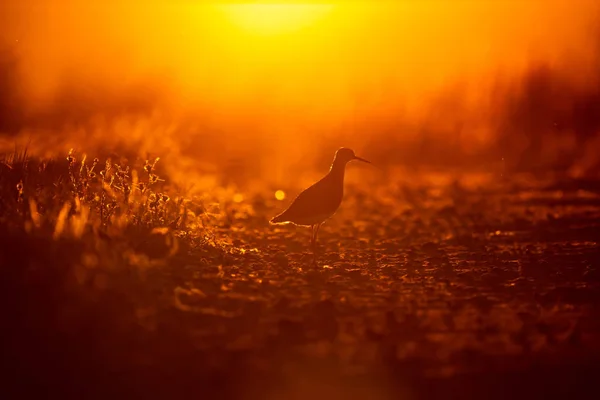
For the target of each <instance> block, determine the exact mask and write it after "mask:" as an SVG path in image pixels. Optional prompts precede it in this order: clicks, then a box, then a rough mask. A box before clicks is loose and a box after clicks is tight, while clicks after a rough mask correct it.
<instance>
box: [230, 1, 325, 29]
mask: <svg viewBox="0 0 600 400" xmlns="http://www.w3.org/2000/svg"><path fill="white" fill-rule="evenodd" d="M332 7H333V6H332V5H324V4H261V3H258V4H228V5H221V6H220V8H221V10H222V11H224V12H225V14H226V15H227V17H228V18H229V19H231V20H232V22H233V23H234V24H236V25H237V26H239V27H241V28H243V29H245V30H247V31H249V32H250V33H255V34H259V35H273V34H282V33H289V32H293V31H297V30H299V29H301V28H304V27H306V26H309V25H311V24H313V23H314V22H316V21H317V20H318V19H319V18H321V17H323V16H324V15H325V14H327V13H328V12H329V11H330V10H331V9H332Z"/></svg>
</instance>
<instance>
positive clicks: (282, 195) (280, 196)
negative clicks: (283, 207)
mask: <svg viewBox="0 0 600 400" xmlns="http://www.w3.org/2000/svg"><path fill="white" fill-rule="evenodd" d="M275 198H276V199H277V200H279V201H281V200H283V199H285V192H284V191H283V190H278V191H276V192H275Z"/></svg>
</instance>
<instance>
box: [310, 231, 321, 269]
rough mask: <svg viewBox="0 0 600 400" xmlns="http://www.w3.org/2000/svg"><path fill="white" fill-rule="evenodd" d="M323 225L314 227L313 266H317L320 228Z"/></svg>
mask: <svg viewBox="0 0 600 400" xmlns="http://www.w3.org/2000/svg"><path fill="white" fill-rule="evenodd" d="M320 227H321V224H317V225H314V226H313V238H312V243H313V244H312V250H313V264H315V265H316V264H317V235H318V234H319V228H320Z"/></svg>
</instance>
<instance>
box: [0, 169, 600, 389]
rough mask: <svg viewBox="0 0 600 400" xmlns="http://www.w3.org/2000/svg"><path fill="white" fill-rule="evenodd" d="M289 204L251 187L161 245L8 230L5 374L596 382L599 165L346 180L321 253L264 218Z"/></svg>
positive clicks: (331, 383)
mask: <svg viewBox="0 0 600 400" xmlns="http://www.w3.org/2000/svg"><path fill="white" fill-rule="evenodd" d="M285 204H286V202H283V203H281V202H276V201H275V200H270V199H265V198H263V197H261V196H255V197H252V196H248V198H247V199H246V200H244V201H243V202H241V203H238V204H234V205H232V206H231V207H230V209H229V210H228V213H229V214H230V215H229V216H228V218H226V220H225V222H222V223H220V224H219V226H217V227H214V228H213V229H211V230H210V234H207V237H206V238H204V239H203V240H202V241H198V239H197V238H196V239H195V240H192V241H189V242H186V241H185V240H180V243H181V245H180V247H179V250H178V252H177V253H176V254H175V255H174V256H173V257H172V258H170V259H169V260H168V261H167V262H166V263H165V264H163V265H150V264H148V259H145V258H144V259H143V260H142V261H140V259H136V260H132V258H131V256H129V255H127V254H128V253H127V252H126V251H124V250H123V248H124V247H122V246H123V243H114V240H113V241H111V240H99V242H98V243H97V244H95V245H94V246H95V247H94V251H92V252H91V253H90V251H89V248H88V247H85V246H83V247H82V246H80V245H78V244H76V243H69V242H65V243H63V242H56V243H51V244H50V243H48V242H46V241H44V239H43V238H38V239H34V238H31V237H18V236H14V235H11V236H9V237H7V238H5V240H4V246H3V247H4V249H5V252H4V261H5V263H6V264H5V265H8V264H10V265H14V266H15V269H16V270H17V271H19V272H12V274H13V275H11V279H12V280H10V279H8V280H6V279H5V280H4V282H5V283H4V284H2V286H4V287H0V289H2V291H3V294H2V296H3V297H4V298H2V301H3V306H2V308H3V309H2V311H3V313H4V314H5V319H6V321H8V322H9V323H8V326H9V328H8V329H7V330H6V331H5V333H7V334H8V339H7V340H5V341H4V343H5V345H4V346H5V349H4V350H5V354H7V356H6V357H5V360H7V361H8V362H9V365H10V366H11V367H10V368H9V369H10V370H11V371H12V373H13V374H14V378H13V380H12V382H13V385H9V386H7V387H10V388H11V390H12V389H14V390H15V391H16V392H15V393H18V390H23V393H25V392H27V391H38V390H44V391H46V393H49V392H55V393H60V395H61V396H60V397H62V398H67V397H68V398H70V397H77V398H103V399H105V398H107V397H108V396H112V397H118V398H121V397H123V398H124V397H129V398H131V397H132V396H133V397H134V398H141V397H146V398H148V397H150V398H175V397H178V396H193V397H194V398H237V399H259V398H260V399H280V398H285V399H307V398H311V399H315V400H316V399H397V398H404V399H420V398H445V399H446V398H461V399H463V398H473V399H475V398H478V399H479V398H509V397H510V398H529V399H531V398H548V397H550V398H564V397H565V396H567V395H568V396H576V395H581V396H583V397H585V396H584V395H585V394H586V393H587V394H589V395H591V393H592V391H597V389H595V386H596V385H595V384H594V380H595V379H597V378H596V377H597V374H596V373H597V372H598V371H599V370H600V368H598V365H600V364H598V362H599V361H600V246H599V245H598V241H599V239H600V182H598V181H595V180H584V179H566V178H565V179H557V178H553V179H551V180H532V179H531V178H527V179H525V178H511V179H505V180H503V181H502V182H496V183H495V184H483V185H468V184H465V183H462V182H458V181H457V182H449V184H443V185H433V184H406V183H404V184H392V185H388V186H386V187H381V188H375V190H374V192H369V193H367V192H366V191H365V190H361V189H360V188H359V187H358V186H356V185H352V184H349V185H347V190H346V199H345V201H344V205H343V207H342V209H341V210H340V211H339V212H338V214H336V215H335V216H334V218H333V219H332V220H330V221H328V223H327V224H326V225H324V226H323V228H322V229H321V231H320V235H319V250H318V264H317V265H316V266H313V265H311V259H312V256H311V254H310V253H309V252H308V247H309V246H308V245H309V234H310V232H309V229H306V228H296V227H293V226H284V227H280V226H277V227H275V226H270V225H268V223H267V222H266V221H268V219H269V218H270V217H271V216H272V215H274V214H275V213H276V212H277V211H279V210H280V209H281V208H282V207H283V206H285ZM36 240H37V242H36ZM156 243H158V242H156ZM211 243H212V245H209V244H211ZM120 246H121V247H120ZM142 247H143V246H142ZM142 247H140V248H142ZM9 248H10V249H17V248H23V250H21V251H19V252H18V253H17V252H15V251H12V252H8V251H6V249H9ZM42 248H43V249H44V250H40V249H42ZM143 249H144V251H145V253H146V254H147V255H148V256H149V257H150V258H149V260H152V259H153V258H152V257H153V252H158V253H160V246H159V245H158V244H157V245H150V246H146V247H143ZM94 252H95V253H97V254H98V255H97V258H98V259H99V260H100V261H94V262H90V263H88V264H90V265H94V266H95V265H97V264H98V263H100V264H102V263H103V262H104V261H102V260H105V259H108V258H110V257H113V258H114V259H112V260H113V261H111V262H106V263H107V265H112V266H113V267H114V266H118V267H115V268H112V269H111V268H105V269H100V268H95V267H90V266H89V265H87V264H86V262H85V260H86V259H87V260H88V261H89V258H90V257H92V256H91V255H90V254H93V253H94ZM113 253H115V254H114V255H111V254H113ZM86 257H87V258H86ZM56 260H62V261H63V262H61V263H57V262H56ZM81 260H84V261H81ZM134 264H135V265H136V266H135V267H131V265H134ZM48 265H52V266H53V267H52V269H51V270H50V271H47V270H45V269H44V268H45V267H47V266H48ZM56 265H60V266H58V267H57V266H56ZM86 265H87V267H86ZM23 271H27V272H23ZM11 282H12V283H14V282H18V283H19V285H21V286H20V287H19V288H18V289H19V290H16V288H15V286H14V284H11V285H12V286H9V283H11ZM24 282H25V283H24ZM17 378H18V379H20V380H24V381H28V382H29V384H27V385H25V386H20V385H15V384H14V382H17ZM13 398H17V397H13Z"/></svg>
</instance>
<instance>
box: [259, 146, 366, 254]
mask: <svg viewBox="0 0 600 400" xmlns="http://www.w3.org/2000/svg"><path fill="white" fill-rule="evenodd" d="M352 160H358V161H362V162H366V163H369V164H371V162H370V161H367V160H365V159H364V158H360V157H357V156H356V155H355V154H354V151H353V150H351V149H347V148H344V147H342V148H340V149H338V150H337V151H336V152H335V156H334V157H333V163H332V164H331V168H330V169H329V172H328V173H327V175H325V176H324V177H323V178H321V180H319V181H318V182H317V183H315V184H314V185H312V186H310V187H309V188H307V189H305V190H304V191H303V192H301V193H300V194H299V195H298V196H297V197H296V198H295V199H294V201H293V202H292V204H290V206H289V207H288V208H287V209H286V210H285V211H284V212H282V213H281V214H279V215H277V216H276V217H274V218H272V219H271V221H269V222H270V223H271V224H294V225H299V226H310V227H311V228H312V236H311V239H310V246H311V249H312V251H313V262H316V257H317V254H316V246H317V235H318V233H319V228H320V227H321V224H323V222H325V221H326V220H327V219H329V218H331V217H332V216H333V214H335V212H336V211H337V210H338V208H339V207H340V204H341V203H342V198H343V196H344V172H345V170H346V164H347V163H348V162H350V161H352Z"/></svg>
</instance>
